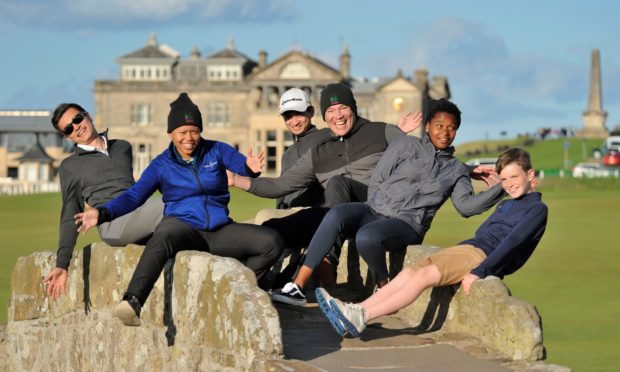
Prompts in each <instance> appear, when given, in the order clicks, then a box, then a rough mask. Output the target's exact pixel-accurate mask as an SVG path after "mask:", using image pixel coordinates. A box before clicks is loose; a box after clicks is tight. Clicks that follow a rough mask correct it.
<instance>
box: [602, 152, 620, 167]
mask: <svg viewBox="0 0 620 372" xmlns="http://www.w3.org/2000/svg"><path fill="white" fill-rule="evenodd" d="M603 164H604V165H607V166H616V167H617V166H620V152H619V151H618V150H615V149H614V150H608V151H607V153H606V154H605V156H603Z"/></svg>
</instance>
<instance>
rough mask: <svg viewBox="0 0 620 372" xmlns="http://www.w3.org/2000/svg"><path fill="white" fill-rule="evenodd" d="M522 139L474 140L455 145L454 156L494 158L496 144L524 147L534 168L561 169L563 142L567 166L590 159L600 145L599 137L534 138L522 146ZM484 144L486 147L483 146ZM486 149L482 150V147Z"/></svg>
mask: <svg viewBox="0 0 620 372" xmlns="http://www.w3.org/2000/svg"><path fill="white" fill-rule="evenodd" d="M523 141H525V138H524V139H510V140H497V141H476V142H470V143H464V144H461V145H458V146H456V156H457V157H458V158H459V159H461V160H463V161H467V160H469V159H471V158H494V157H497V155H499V153H500V151H497V150H496V149H497V147H498V146H502V145H507V146H510V147H524V148H525V149H526V150H527V151H528V152H529V153H530V155H531V156H532V162H533V163H534V167H535V168H536V169H563V168H565V167H564V156H565V155H564V142H565V141H566V142H568V144H569V146H568V151H567V160H568V168H569V169H570V168H572V167H573V166H575V165H576V164H577V163H580V162H583V161H591V160H593V159H592V158H591V157H592V150H593V149H594V148H596V147H600V146H601V144H602V142H603V141H602V140H600V139H584V140H582V139H581V138H560V139H551V140H546V141H540V140H536V141H535V143H534V144H533V145H531V146H527V147H525V146H523ZM485 146H486V147H485ZM485 148H486V149H487V150H488V151H483V150H484V149H485ZM474 150H481V151H482V152H481V153H480V154H478V155H465V154H466V153H467V152H468V151H474Z"/></svg>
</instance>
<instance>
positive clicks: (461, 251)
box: [413, 244, 487, 286]
mask: <svg viewBox="0 0 620 372" xmlns="http://www.w3.org/2000/svg"><path fill="white" fill-rule="evenodd" d="M486 257H487V255H486V254H485V253H484V251H483V250H482V249H480V248H476V247H474V246H473V245H469V244H466V245H456V246H454V247H450V248H446V249H442V250H441V251H439V252H437V253H435V254H432V255H430V256H428V257H425V258H423V259H421V260H420V261H418V262H417V263H416V264H415V265H413V268H414V269H418V268H420V267H422V266H426V265H435V266H437V268H438V269H439V273H440V274H441V278H440V279H439V284H438V286H444V285H450V284H455V283H459V282H461V280H463V277H465V275H467V274H468V273H469V272H470V271H472V270H473V269H474V268H476V267H477V266H478V265H480V263H481V262H482V261H483V260H484V259H485V258H486Z"/></svg>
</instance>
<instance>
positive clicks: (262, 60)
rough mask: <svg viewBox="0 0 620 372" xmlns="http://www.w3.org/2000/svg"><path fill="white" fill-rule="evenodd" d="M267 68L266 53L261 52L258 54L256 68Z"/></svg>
mask: <svg viewBox="0 0 620 372" xmlns="http://www.w3.org/2000/svg"><path fill="white" fill-rule="evenodd" d="M265 66H267V52H266V51H264V50H261V51H260V52H258V67H260V68H265Z"/></svg>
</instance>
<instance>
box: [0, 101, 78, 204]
mask: <svg viewBox="0 0 620 372" xmlns="http://www.w3.org/2000/svg"><path fill="white" fill-rule="evenodd" d="M50 119H51V112H50V111H48V110H0V195H2V194H22V193H32V192H45V191H57V190H58V182H56V180H55V178H56V174H57V173H58V166H59V165H60V162H61V161H62V159H64V158H65V157H66V156H67V155H69V154H70V151H71V149H72V147H73V145H72V144H71V142H69V141H68V140H66V139H65V138H64V137H63V136H62V135H61V134H60V133H58V132H57V131H56V130H55V129H54V128H53V127H52V125H51V123H50Z"/></svg>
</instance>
